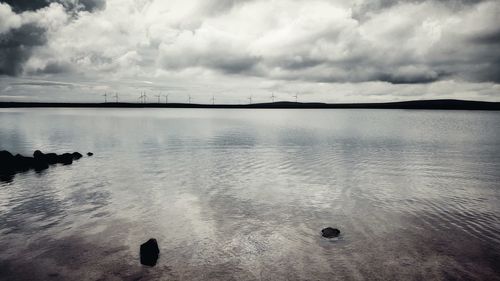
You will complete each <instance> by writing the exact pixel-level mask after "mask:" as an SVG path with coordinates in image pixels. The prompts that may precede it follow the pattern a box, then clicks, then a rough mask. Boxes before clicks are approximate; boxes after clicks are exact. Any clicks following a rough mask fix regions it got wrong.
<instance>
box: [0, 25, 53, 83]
mask: <svg viewBox="0 0 500 281" xmlns="http://www.w3.org/2000/svg"><path fill="white" fill-rule="evenodd" d="M46 42H47V38H46V37H45V29H44V28H42V27H40V26H37V25H35V24H31V23H29V24H24V25H22V26H21V27H19V28H15V29H11V30H10V31H8V32H7V33H5V34H0V75H11V76H14V75H18V74H20V73H21V72H22V67H23V64H24V62H26V61H27V60H28V58H29V57H30V55H31V53H32V51H33V48H34V47H37V46H41V45H44V44H45V43H46Z"/></svg>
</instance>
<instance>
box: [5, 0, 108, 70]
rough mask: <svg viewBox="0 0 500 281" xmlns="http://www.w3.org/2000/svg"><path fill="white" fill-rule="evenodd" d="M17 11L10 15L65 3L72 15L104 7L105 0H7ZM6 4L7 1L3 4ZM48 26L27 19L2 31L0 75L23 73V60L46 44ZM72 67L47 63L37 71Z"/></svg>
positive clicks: (13, 9) (64, 5) (14, 10)
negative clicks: (17, 25) (25, 21)
mask: <svg viewBox="0 0 500 281" xmlns="http://www.w3.org/2000/svg"><path fill="white" fill-rule="evenodd" d="M0 3H6V4H8V5H9V6H10V8H11V9H12V11H13V12H14V13H13V14H11V16H19V15H22V13H23V12H26V11H37V10H39V9H42V8H46V7H48V6H50V5H51V4H52V3H59V4H61V5H63V7H64V8H65V9H66V11H67V12H68V13H69V14H74V13H76V12H77V11H90V12H92V11H95V10H100V9H103V8H105V5H106V0H55V1H54V0H29V1H28V0H5V1H0ZM4 5H5V4H4ZM46 33H47V28H45V27H43V26H41V25H39V24H37V23H36V22H27V23H23V24H21V25H20V26H19V27H13V28H12V29H10V30H7V31H6V32H5V33H0V75H10V76H17V75H20V74H21V73H22V72H23V65H24V63H25V62H26V61H27V60H28V59H29V58H30V57H31V55H32V53H33V51H34V49H35V48H36V47H40V46H43V45H44V44H46V43H47V34H46ZM66 70H69V67H68V66H67V65H65V64H60V63H54V62H51V63H48V64H47V65H45V66H44V67H42V68H40V69H37V70H36V71H34V72H35V73H38V74H44V73H45V74H53V73H61V72H64V71H66Z"/></svg>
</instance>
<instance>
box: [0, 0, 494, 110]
mask: <svg viewBox="0 0 500 281" xmlns="http://www.w3.org/2000/svg"><path fill="white" fill-rule="evenodd" d="M498 15H500V1H498V0H493V1H481V0H411V1H410V0H355V1H345V0H338V1H337V0H267V1H262V0H198V1H196V0H169V1H165V0H32V1H28V0H1V1H0V101H47V102H53V101H59V102H102V101H104V96H103V94H105V93H108V101H115V98H114V95H115V93H118V99H119V100H120V101H123V102H138V101H139V99H138V97H139V95H140V94H141V92H145V93H146V95H147V97H148V98H147V101H148V102H157V101H158V96H160V101H161V102H165V101H166V99H165V95H167V94H168V95H169V97H168V101H169V102H187V101H188V98H189V96H190V97H191V101H192V102H193V103H211V102H212V98H214V99H215V102H216V103H248V102H249V98H250V97H252V102H269V101H271V95H274V96H275V97H276V98H275V100H277V101H278V100H283V101H285V100H288V101H294V100H295V99H296V98H295V96H296V95H297V100H298V101H303V102H311V101H318V102H385V101H401V100H420V99H444V98H451V99H468V100H484V101H500V84H499V83H500V17H499V16H498Z"/></svg>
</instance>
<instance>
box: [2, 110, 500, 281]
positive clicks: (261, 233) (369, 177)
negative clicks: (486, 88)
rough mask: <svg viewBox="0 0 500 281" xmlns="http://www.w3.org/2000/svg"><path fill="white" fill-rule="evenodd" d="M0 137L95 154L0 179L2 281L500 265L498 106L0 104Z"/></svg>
mask: <svg viewBox="0 0 500 281" xmlns="http://www.w3.org/2000/svg"><path fill="white" fill-rule="evenodd" d="M0 149H6V150H9V151H11V152H13V153H21V154H25V155H30V154H32V153H33V151H34V150H36V149H40V150H42V151H45V152H57V153H64V152H73V151H79V152H82V154H84V153H86V152H87V151H91V152H93V153H94V156H93V157H86V156H85V157H84V158H82V159H80V160H78V161H75V162H74V163H73V164H72V165H69V166H62V165H56V166H52V167H50V168H49V169H47V170H45V171H43V172H41V173H36V172H34V171H29V172H25V173H21V174H17V175H16V176H15V177H14V179H13V180H12V181H10V182H0V280H500V113H498V112H481V111H423V110H416V111H411V110H347V109H345V110H298V109H292V110H270V109H262V110H258V109H255V110H252V109H245V110H225V109H221V110H216V109H209V110H206V109H205V110H203V109H50V108H47V109H0ZM327 226H332V227H337V228H339V229H340V230H341V236H340V237H339V238H338V239H333V240H330V239H325V238H322V237H321V233H320V232H321V229H322V228H324V227H327ZM151 237H154V238H156V239H157V240H158V242H159V246H160V251H161V253H160V259H159V260H158V264H157V265H156V266H155V267H145V266H142V265H140V263H139V252H138V251H139V245H140V244H141V243H143V242H145V241H146V240H147V239H149V238H151Z"/></svg>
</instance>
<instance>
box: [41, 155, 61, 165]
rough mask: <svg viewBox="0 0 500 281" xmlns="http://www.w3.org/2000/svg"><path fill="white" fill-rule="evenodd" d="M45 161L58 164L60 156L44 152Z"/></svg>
mask: <svg viewBox="0 0 500 281" xmlns="http://www.w3.org/2000/svg"><path fill="white" fill-rule="evenodd" d="M44 157H45V161H47V163H49V164H56V163H59V156H58V155H57V154H55V153H47V154H44Z"/></svg>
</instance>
